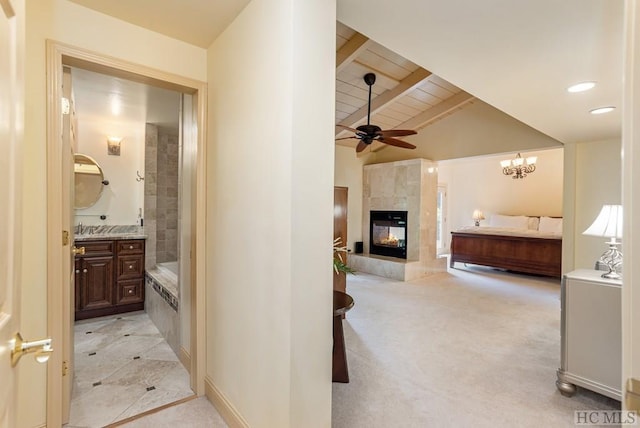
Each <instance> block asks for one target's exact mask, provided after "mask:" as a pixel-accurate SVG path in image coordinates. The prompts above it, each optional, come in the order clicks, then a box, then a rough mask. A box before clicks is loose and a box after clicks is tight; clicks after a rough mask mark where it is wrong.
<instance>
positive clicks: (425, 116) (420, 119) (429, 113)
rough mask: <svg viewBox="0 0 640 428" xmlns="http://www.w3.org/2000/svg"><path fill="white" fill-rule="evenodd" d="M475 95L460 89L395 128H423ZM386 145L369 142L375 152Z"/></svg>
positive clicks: (468, 101)
mask: <svg viewBox="0 0 640 428" xmlns="http://www.w3.org/2000/svg"><path fill="white" fill-rule="evenodd" d="M474 99H475V97H474V96H473V95H471V94H470V93H468V92H465V91H461V92H458V93H457V94H455V95H454V96H452V97H451V98H447V99H446V100H444V101H443V102H441V103H440V104H436V105H435V106H433V107H431V108H430V109H429V110H425V111H423V112H422V113H420V114H418V115H417V116H414V117H412V118H411V119H409V120H407V121H405V122H403V123H401V124H400V125H398V126H397V127H396V128H398V129H420V128H424V127H425V126H427V125H428V124H429V123H431V122H435V121H436V120H438V119H442V118H443V117H445V116H446V115H448V114H451V113H453V112H454V111H455V110H456V109H459V108H461V107H463V106H464V105H465V104H467V103H470V102H471V101H473V100H474ZM384 147H387V145H386V144H383V143H380V142H378V141H375V142H374V143H373V144H371V151H372V152H376V151H378V150H380V149H381V148H384Z"/></svg>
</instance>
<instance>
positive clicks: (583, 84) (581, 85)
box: [567, 82, 596, 92]
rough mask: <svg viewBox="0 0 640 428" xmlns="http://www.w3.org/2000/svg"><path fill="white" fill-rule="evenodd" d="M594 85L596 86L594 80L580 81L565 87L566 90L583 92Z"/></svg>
mask: <svg viewBox="0 0 640 428" xmlns="http://www.w3.org/2000/svg"><path fill="white" fill-rule="evenodd" d="M594 86H596V82H580V83H576V84H575V85H571V86H569V87H568V88H567V91H569V92H584V91H588V90H589V89H593V87H594Z"/></svg>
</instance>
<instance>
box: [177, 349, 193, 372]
mask: <svg viewBox="0 0 640 428" xmlns="http://www.w3.org/2000/svg"><path fill="white" fill-rule="evenodd" d="M178 359H179V360H180V362H181V363H182V365H183V366H184V368H185V369H187V372H189V374H191V355H190V354H189V351H187V350H186V349H184V348H183V347H182V346H181V347H180V354H179V355H178Z"/></svg>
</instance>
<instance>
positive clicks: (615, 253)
mask: <svg viewBox="0 0 640 428" xmlns="http://www.w3.org/2000/svg"><path fill="white" fill-rule="evenodd" d="M607 244H609V249H608V250H607V251H605V252H604V254H602V255H601V256H600V259H599V260H598V262H599V263H601V264H603V265H604V266H606V267H607V269H609V272H605V273H603V274H602V275H601V276H602V278H607V279H622V276H621V275H620V274H619V273H618V272H616V270H617V269H619V268H620V267H621V266H622V253H621V252H620V251H619V250H618V248H617V246H618V245H619V244H620V243H619V242H616V240H615V238H612V239H611V241H609V242H607Z"/></svg>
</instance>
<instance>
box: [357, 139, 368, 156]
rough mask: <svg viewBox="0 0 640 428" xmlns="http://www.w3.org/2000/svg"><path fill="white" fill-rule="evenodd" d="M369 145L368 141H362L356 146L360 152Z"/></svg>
mask: <svg viewBox="0 0 640 428" xmlns="http://www.w3.org/2000/svg"><path fill="white" fill-rule="evenodd" d="M367 146H368V144H367V143H365V142H364V141H360V142H359V143H358V145H357V146H356V152H357V153H360V152H361V151H363V150H364V149H366V148H367Z"/></svg>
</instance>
